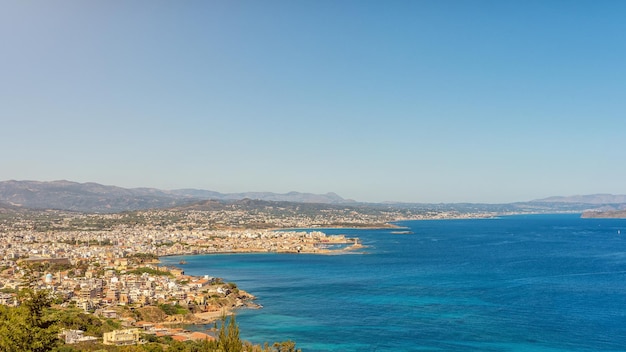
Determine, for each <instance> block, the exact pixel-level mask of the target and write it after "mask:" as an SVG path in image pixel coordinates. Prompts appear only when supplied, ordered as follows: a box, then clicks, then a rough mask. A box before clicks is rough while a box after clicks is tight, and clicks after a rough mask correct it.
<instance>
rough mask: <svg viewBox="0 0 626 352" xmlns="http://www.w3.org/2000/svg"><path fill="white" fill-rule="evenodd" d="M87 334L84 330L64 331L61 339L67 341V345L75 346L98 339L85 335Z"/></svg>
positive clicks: (60, 335)
mask: <svg viewBox="0 0 626 352" xmlns="http://www.w3.org/2000/svg"><path fill="white" fill-rule="evenodd" d="M84 333H85V332H84V331H82V330H63V331H62V332H61V333H60V334H59V338H60V339H62V340H63V341H65V343H66V344H68V345H70V344H74V343H78V342H85V341H95V340H97V339H98V338H97V337H93V336H85V335H83V334H84Z"/></svg>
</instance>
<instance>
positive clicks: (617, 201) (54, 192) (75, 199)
mask: <svg viewBox="0 0 626 352" xmlns="http://www.w3.org/2000/svg"><path fill="white" fill-rule="evenodd" d="M245 199H250V200H258V201H265V202H275V203H281V202H289V203H299V204H302V203H308V204H326V205H333V206H334V205H339V206H340V205H345V206H347V205H351V206H366V207H381V206H382V207H390V208H394V209H410V210H415V211H430V210H436V211H457V212H462V213H472V212H495V213H520V212H521V213H527V212H541V213H547V212H583V211H586V210H596V211H612V210H623V209H626V195H612V194H593V195H576V196H569V197H549V198H543V199H537V200H533V201H530V202H518V203H508V204H477V203H451V204H426V203H385V204H374V203H359V202H356V201H354V200H351V199H344V198H342V197H341V196H339V195H337V194H336V193H332V192H331V193H326V194H312V193H300V192H289V193H284V194H279V193H272V192H245V193H220V192H215V191H210V190H202V189H178V190H160V189H156V188H122V187H117V186H106V185H102V184H98V183H93V182H87V183H78V182H72V181H66V180H61V181H51V182H40V181H15V180H10V181H1V182H0V212H4V213H7V212H13V211H17V210H20V209H58V210H70V211H79V212H95V213H115V212H121V211H132V210H142V209H153V208H172V207H191V208H194V207H201V208H207V207H209V208H210V207H212V206H216V207H218V208H219V207H220V206H221V205H220V204H217V203H211V202H207V201H209V200H210V201H214V202H218V203H221V204H224V203H225V202H226V203H228V202H235V201H241V200H245Z"/></svg>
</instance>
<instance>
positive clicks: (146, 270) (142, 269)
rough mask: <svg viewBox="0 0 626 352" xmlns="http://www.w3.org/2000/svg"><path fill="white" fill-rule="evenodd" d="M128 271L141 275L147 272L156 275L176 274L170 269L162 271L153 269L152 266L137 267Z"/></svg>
mask: <svg viewBox="0 0 626 352" xmlns="http://www.w3.org/2000/svg"><path fill="white" fill-rule="evenodd" d="M128 273H129V274H137V275H141V274H144V273H147V274H150V275H155V276H174V275H172V273H170V272H169V271H161V270H157V269H152V268H148V267H141V268H137V269H135V270H130V271H129V272H128Z"/></svg>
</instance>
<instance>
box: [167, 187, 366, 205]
mask: <svg viewBox="0 0 626 352" xmlns="http://www.w3.org/2000/svg"><path fill="white" fill-rule="evenodd" d="M171 193H173V194H176V195H180V196H186V197H190V198H197V199H219V200H238V199H258V200H267V201H275V202H294V203H324V204H345V203H355V201H354V200H352V199H344V198H342V197H340V196H339V195H337V194H336V193H333V192H329V193H326V194H313V193H300V192H289V193H284V194H280V193H272V192H243V193H219V192H214V191H205V190H201V189H178V190H173V191H171Z"/></svg>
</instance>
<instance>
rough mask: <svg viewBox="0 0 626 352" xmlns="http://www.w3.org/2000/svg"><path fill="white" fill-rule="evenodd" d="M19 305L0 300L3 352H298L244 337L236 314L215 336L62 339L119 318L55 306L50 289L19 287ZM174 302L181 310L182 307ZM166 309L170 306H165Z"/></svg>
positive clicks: (96, 330) (108, 326) (93, 332)
mask: <svg viewBox="0 0 626 352" xmlns="http://www.w3.org/2000/svg"><path fill="white" fill-rule="evenodd" d="M18 297H19V301H20V305H19V306H18V307H8V306H2V305H0V351H3V352H77V351H100V352H102V351H107V352H108V351H110V352H177V351H178V352H243V351H248V352H301V351H300V350H299V349H296V344H295V342H293V341H283V342H276V343H274V344H272V345H270V344H268V343H266V344H265V345H263V346H260V345H253V344H251V343H249V342H244V341H242V340H241V338H240V336H239V326H238V325H237V322H236V319H235V317H234V316H232V317H230V318H228V317H226V316H223V317H222V319H221V320H220V321H219V323H216V324H215V327H216V329H217V332H216V339H214V340H210V339H207V340H203V341H185V342H179V341H176V340H174V339H172V338H171V337H170V336H162V337H158V336H156V335H149V334H145V335H143V341H144V342H145V343H142V344H139V345H136V346H119V347H118V346H107V345H103V344H102V343H97V342H83V343H78V344H75V345H64V344H63V343H62V342H61V341H60V340H59V339H58V337H57V336H58V333H59V332H60V331H61V330H63V329H75V330H83V331H85V334H86V335H88V336H96V337H101V336H102V335H103V333H104V332H108V331H112V330H116V329H120V328H122V326H121V324H120V323H119V322H118V321H115V320H112V319H100V318H98V317H96V316H93V315H90V314H85V313H83V312H82V311H81V310H79V309H76V308H70V309H53V308H51V304H52V300H51V298H50V295H49V292H46V291H37V292H34V291H32V290H23V291H21V292H20V293H19V295H18ZM167 306H169V307H172V308H173V309H174V311H172V312H173V313H176V314H180V310H184V308H183V307H180V306H176V305H163V307H160V308H161V309H163V308H164V307H167ZM165 309H169V308H165Z"/></svg>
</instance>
